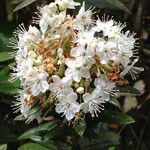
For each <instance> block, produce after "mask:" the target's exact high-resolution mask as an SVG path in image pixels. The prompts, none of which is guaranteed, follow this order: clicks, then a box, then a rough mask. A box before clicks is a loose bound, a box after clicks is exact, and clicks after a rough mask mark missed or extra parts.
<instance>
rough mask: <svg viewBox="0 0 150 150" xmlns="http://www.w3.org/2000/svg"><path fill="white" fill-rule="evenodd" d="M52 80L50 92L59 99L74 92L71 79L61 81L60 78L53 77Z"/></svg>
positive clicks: (66, 78)
mask: <svg viewBox="0 0 150 150" xmlns="http://www.w3.org/2000/svg"><path fill="white" fill-rule="evenodd" d="M52 79H53V83H51V84H50V85H49V90H50V91H51V92H53V93H54V94H55V95H56V96H57V97H60V96H61V95H65V94H69V93H72V92H73V89H72V88H71V84H72V79H71V78H68V77H63V78H62V79H60V77H59V76H57V75H53V76H52Z"/></svg>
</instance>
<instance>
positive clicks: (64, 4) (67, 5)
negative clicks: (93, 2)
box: [55, 0, 80, 9]
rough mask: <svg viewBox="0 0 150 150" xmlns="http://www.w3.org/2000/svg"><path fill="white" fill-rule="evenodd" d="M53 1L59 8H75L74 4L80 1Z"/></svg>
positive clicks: (76, 4)
mask: <svg viewBox="0 0 150 150" xmlns="http://www.w3.org/2000/svg"><path fill="white" fill-rule="evenodd" d="M55 2H56V4H58V5H59V6H60V8H63V9H67V8H68V9H75V6H79V5H80V3H78V2H75V1H73V0H55Z"/></svg>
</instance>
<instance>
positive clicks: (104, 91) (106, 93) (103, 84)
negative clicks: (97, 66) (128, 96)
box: [94, 75, 117, 101]
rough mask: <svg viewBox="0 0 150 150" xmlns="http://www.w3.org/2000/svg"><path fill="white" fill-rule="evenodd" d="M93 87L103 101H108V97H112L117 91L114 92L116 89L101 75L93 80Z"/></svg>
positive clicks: (112, 83)
mask: <svg viewBox="0 0 150 150" xmlns="http://www.w3.org/2000/svg"><path fill="white" fill-rule="evenodd" d="M94 85H95V87H96V88H97V90H98V92H99V94H100V95H101V98H102V99H103V100H104V101H109V99H110V95H113V96H114V95H115V94H116V92H117V90H114V88H115V87H116V86H115V84H114V82H112V81H109V80H108V79H106V78H105V77H104V76H103V75H101V77H98V78H96V79H95V81H94Z"/></svg>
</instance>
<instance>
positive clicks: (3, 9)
mask: <svg viewBox="0 0 150 150" xmlns="http://www.w3.org/2000/svg"><path fill="white" fill-rule="evenodd" d="M50 2H52V1H49V0H47V1H46V0H45V1H42V0H0V150H6V149H8V150H17V149H18V148H19V147H20V146H21V145H22V144H23V143H25V142H30V141H19V140H17V138H18V137H19V136H20V135H21V134H22V133H23V132H25V131H27V130H28V129H30V128H32V127H34V126H35V124H34V123H31V124H30V125H28V124H25V123H24V122H19V121H15V120H14V118H15V116H16V114H13V111H12V108H11V105H12V102H13V101H14V100H15V97H14V95H15V94H16V93H17V91H18V89H19V81H15V82H13V83H10V82H9V81H8V80H9V73H10V69H9V65H10V64H11V63H13V61H14V59H13V57H12V56H11V55H10V53H11V52H12V49H11V48H9V47H7V45H8V43H9V38H10V37H11V36H12V32H13V31H14V30H15V28H16V27H17V26H18V25H19V24H21V23H24V25H25V26H26V27H28V26H29V25H30V24H32V16H35V12H36V10H37V7H38V6H41V5H44V4H48V3H50ZM80 2H82V1H81V0H80ZM86 5H87V8H88V7H90V6H92V7H95V10H96V14H97V15H99V16H103V14H106V15H110V16H114V19H115V20H117V21H121V22H126V23H127V30H128V29H130V30H132V31H134V32H136V33H137V37H138V38H139V43H140V50H139V56H140V61H139V63H138V64H137V65H138V66H142V67H143V68H144V71H143V72H142V73H141V74H140V75H139V77H138V78H137V80H136V81H130V83H131V85H132V86H134V87H135V88H137V89H138V90H139V91H140V92H141V94H140V95H138V96H136V95H130V94H123V95H121V96H120V97H119V98H118V101H119V103H120V105H121V109H122V110H123V111H124V112H126V113H127V114H129V115H130V116H132V117H133V118H134V119H135V123H134V124H131V125H122V126H119V125H117V124H108V128H109V129H110V130H112V131H114V132H115V133H119V134H120V135H119V136H116V135H113V134H109V135H108V136H111V137H112V138H113V140H112V141H114V143H111V144H110V143H109V144H108V142H107V143H102V142H101V141H100V143H95V144H94V143H92V144H93V145H95V147H94V146H93V147H92V144H89V146H87V147H85V145H84V143H82V142H81V143H80V148H79V147H78V146H75V147H74V148H73V149H75V150H79V149H81V150H82V149H86V150H103V149H104V150H150V130H149V127H150V70H149V68H150V11H149V10H150V0H87V1H86ZM71 13H73V14H74V13H76V12H75V11H73V12H71ZM30 149H33V150H36V148H28V150H30ZM49 149H52V148H49ZM57 149H60V150H61V149H62V148H57ZM64 149H65V148H64ZM67 149H69V148H66V150H67ZM19 150H25V149H23V148H19ZM38 150H45V149H44V148H38Z"/></svg>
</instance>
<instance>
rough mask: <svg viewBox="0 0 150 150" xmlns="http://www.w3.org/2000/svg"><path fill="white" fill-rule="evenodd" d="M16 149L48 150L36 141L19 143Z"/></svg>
mask: <svg viewBox="0 0 150 150" xmlns="http://www.w3.org/2000/svg"><path fill="white" fill-rule="evenodd" d="M18 150H49V148H46V147H44V146H42V145H40V144H36V143H27V144H23V145H21V146H20V147H19V148H18Z"/></svg>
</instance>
